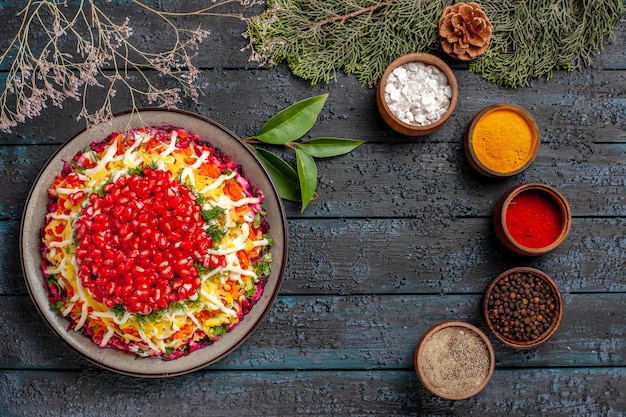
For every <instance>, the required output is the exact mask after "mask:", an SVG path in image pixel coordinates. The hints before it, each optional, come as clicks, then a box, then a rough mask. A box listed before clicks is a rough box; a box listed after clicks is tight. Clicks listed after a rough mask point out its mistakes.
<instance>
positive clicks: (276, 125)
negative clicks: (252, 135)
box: [256, 94, 328, 145]
mask: <svg viewBox="0 0 626 417" xmlns="http://www.w3.org/2000/svg"><path fill="white" fill-rule="evenodd" d="M327 97H328V94H322V95H319V96H315V97H310V98H307V99H305V100H302V101H299V102H297V103H295V104H292V105H291V106H289V107H287V108H286V109H284V110H282V111H280V112H279V113H277V114H276V115H275V116H273V117H272V118H271V119H270V120H268V121H267V123H265V124H264V125H263V127H262V128H261V130H259V133H257V135H256V138H257V139H258V140H260V141H261V142H264V143H269V144H272V145H283V144H285V143H287V142H292V141H294V140H297V139H300V138H301V137H302V136H304V134H305V133H306V132H308V131H309V130H311V128H312V127H313V125H314V124H315V122H316V121H317V116H318V115H319V114H320V112H321V111H322V108H323V107H324V103H325V102H326V98H327Z"/></svg>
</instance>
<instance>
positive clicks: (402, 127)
mask: <svg viewBox="0 0 626 417" xmlns="http://www.w3.org/2000/svg"><path fill="white" fill-rule="evenodd" d="M410 63H422V64H424V65H426V66H434V67H435V68H437V69H438V70H439V71H441V72H442V73H443V74H444V75H445V76H446V78H447V84H448V85H449V86H450V90H451V97H450V99H449V100H450V103H449V106H448V109H447V110H446V111H445V113H443V114H442V115H441V116H440V117H439V119H437V120H435V121H433V122H432V123H430V124H426V125H420V124H413V123H407V122H405V121H403V120H402V119H401V118H400V117H398V115H397V114H396V113H394V112H393V111H392V109H391V108H390V106H389V103H388V101H387V100H386V99H385V87H386V86H387V83H388V80H389V75H390V74H391V73H392V72H393V71H394V70H395V69H396V68H398V67H400V66H404V65H407V64H410ZM458 99H459V87H458V83H457V81H456V77H455V76H454V73H453V72H452V69H450V67H449V66H448V65H447V64H446V63H445V62H444V61H442V60H441V59H439V58H437V57H436V56H434V55H431V54H427V53H423V52H416V53H411V54H407V55H403V56H401V57H399V58H398V59H396V60H395V61H393V62H392V63H391V64H390V65H389V66H388V67H387V69H385V72H384V73H383V75H382V77H381V79H380V81H379V83H378V88H377V91H376V104H377V106H378V111H379V112H380V115H381V116H382V118H383V120H384V121H385V123H387V125H389V127H391V128H392V129H393V130H395V131H396V132H398V133H401V134H403V135H407V136H423V135H428V134H430V133H432V132H434V131H436V130H437V129H439V128H440V127H441V126H443V124H444V123H445V122H446V121H447V120H448V118H449V117H450V115H451V114H452V112H453V111H454V108H455V107H456V104H457V102H458Z"/></svg>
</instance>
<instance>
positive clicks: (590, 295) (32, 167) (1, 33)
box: [0, 0, 626, 417]
mask: <svg viewBox="0 0 626 417" xmlns="http://www.w3.org/2000/svg"><path fill="white" fill-rule="evenodd" d="M68 3H69V4H70V7H72V5H75V4H76V2H74V1H69V2H68ZM148 3H149V4H150V5H154V6H157V7H160V8H163V9H166V10H177V8H181V7H184V8H185V9H186V10H192V9H196V8H199V7H202V6H204V5H206V2H205V1H202V0H189V1H185V2H177V1H170V0H166V1H161V0H158V1H157V0H155V1H149V2H148ZM129 6H131V5H130V2H129V1H126V0H115V1H113V2H110V3H109V2H103V4H102V7H103V8H105V9H106V10H107V13H109V14H110V16H111V17H112V18H113V19H116V20H118V21H122V20H123V19H124V18H125V17H126V15H129V16H130V18H131V22H132V24H133V27H134V28H135V35H136V37H137V38H136V39H137V40H138V41H139V42H140V44H141V45H143V46H146V47H147V48H152V47H156V46H160V45H163V44H164V43H168V42H169V41H171V38H170V35H168V34H167V33H166V32H164V31H160V30H159V28H158V27H155V26H154V20H153V19H152V18H150V17H149V15H148V14H147V13H146V12H145V11H142V10H140V9H138V8H135V7H129ZM20 7H22V6H20V5H19V4H17V3H16V2H0V22H1V23H3V24H0V49H2V48H4V47H5V46H6V45H7V42H8V40H9V39H10V36H11V34H12V31H14V29H15V26H14V25H15V24H16V23H15V22H16V20H13V19H12V18H11V17H12V16H14V15H15V13H17V11H18V10H19V8H20ZM176 19H178V18H176ZM177 22H179V23H182V24H184V25H185V26H189V27H196V26H197V25H198V24H202V25H203V27H205V28H210V29H211V32H212V34H211V35H210V37H209V38H208V39H207V40H206V41H205V42H203V43H202V44H201V47H200V50H199V52H200V53H199V56H198V60H197V63H198V65H199V66H200V67H201V68H202V73H201V79H200V82H201V84H202V85H203V92H204V95H202V96H201V97H200V98H199V100H198V102H192V101H190V100H185V101H184V102H183V103H182V105H181V108H183V109H184V110H188V111H192V112H196V113H198V114H201V115H203V116H206V117H209V118H211V119H213V120H216V121H217V122H219V123H220V124H222V125H223V126H225V127H226V128H228V129H230V130H232V131H233V132H234V133H236V134H237V135H239V136H241V137H246V136H250V135H253V134H254V133H255V132H256V131H257V130H258V129H259V128H260V127H261V126H262V125H263V124H264V123H265V121H266V120H268V119H269V118H270V117H271V116H272V115H273V114H275V113H276V112H277V111H279V110H281V109H283V108H285V107H287V106H288V105H290V104H292V103H294V102H296V101H298V100H302V99H304V98H307V97H310V96H313V95H317V94H321V93H329V98H328V101H327V103H326V106H325V107H324V109H323V111H322V113H321V115H320V118H319V120H318V122H317V124H316V126H315V127H314V128H313V130H312V131H311V132H310V134H309V137H316V136H334V137H350V138H355V139H362V140H365V141H366V142H367V143H366V144H365V145H363V146H362V147H360V148H358V149H357V150H355V151H354V152H352V153H350V154H349V155H345V156H341V157H337V158H331V159H327V160H320V161H319V173H320V175H319V189H318V194H319V199H317V200H315V201H313V202H312V203H311V205H310V206H309V208H308V209H307V210H306V211H305V212H304V213H300V210H299V206H298V205H296V204H292V203H286V208H287V213H288V227H289V245H290V253H289V259H288V264H287V269H286V273H285V278H284V281H283V285H282V287H281V291H280V294H279V296H278V298H277V300H276V302H275V303H274V305H273V306H272V308H271V310H270V312H269V314H268V316H267V317H266V319H265V320H264V322H263V323H262V324H261V325H260V326H259V328H258V329H257V330H256V331H255V332H254V333H253V334H252V336H251V337H250V338H249V339H248V340H247V341H246V342H245V343H244V344H243V345H242V346H241V347H240V348H238V349H237V350H235V351H234V352H233V353H232V354H230V355H228V356H227V357H226V358H224V359H222V360H221V361H219V362H217V363H215V364H214V365H212V366H211V367H209V368H206V369H204V370H201V371H197V372H194V373H192V374H189V375H185V376H181V377H176V378H171V379H164V380H144V379H136V378H130V377H126V376H121V375H117V374H114V373H111V372H108V371H103V370H101V369H100V368H99V367H97V366H96V365H94V364H92V363H91V362H88V361H87V360H85V359H83V358H81V357H80V356H79V355H78V354H76V353H75V352H74V351H73V350H71V349H70V348H69V347H67V346H66V345H65V344H63V342H62V341H61V340H60V338H59V337H58V336H57V335H56V334H54V333H53V332H52V330H50V329H49V328H48V326H47V325H46V324H45V323H44V322H43V320H42V319H41V317H40V316H39V315H38V313H37V312H36V310H35V308H34V305H33V304H32V301H31V300H30V298H29V296H28V292H27V288H26V285H25V282H24V278H23V276H22V271H21V266H20V262H19V256H18V250H19V228H20V220H21V213H22V209H23V206H24V203H25V201H26V197H27V194H28V192H29V190H30V188H31V186H32V184H33V182H34V181H35V179H36V178H37V175H38V173H39V171H40V169H41V168H42V167H43V166H44V164H45V163H46V161H47V160H48V158H50V156H51V155H52V154H53V153H54V152H55V151H56V149H57V148H58V147H59V146H60V145H61V144H63V143H65V142H66V141H67V140H68V139H70V138H71V137H73V136H74V135H75V134H76V133H78V132H79V131H80V130H82V128H83V125H82V122H80V121H77V120H76V115H77V113H78V112H79V107H80V106H79V103H73V102H68V103H66V106H65V107H64V109H56V108H49V109H47V110H46V111H45V112H44V113H43V114H42V115H41V116H40V117H38V118H37V119H35V120H32V121H28V122H27V123H24V124H22V125H20V126H18V127H17V128H16V129H15V130H14V132H12V133H11V134H6V133H0V252H2V253H4V254H5V255H4V256H2V257H1V258H0V416H2V417H4V416H7V417H14V416H15V417H17V416H29V417H30V416H33V417H38V416H60V415H62V416H67V417H73V416H116V417H117V416H125V415H129V416H130V415H133V416H134V415H151V416H169V415H215V416H240V415H248V416H313V415H315V416H325V415H341V416H373V415H380V416H481V417H491V416H494V417H495V416H498V417H499V416H503V415H505V416H515V417H516V416H520V417H522V416H524V417H525V416H530V415H549V416H556V417H561V416H563V417H566V416H594V417H595V416H598V417H605V416H607V417H617V416H622V415H624V414H626V273H625V272H624V271H626V265H625V262H626V238H625V236H626V193H625V191H626V162H625V161H626V159H625V158H624V156H625V155H626V47H625V45H624V42H625V41H626V16H623V17H622V18H621V20H620V22H619V24H618V26H617V28H616V31H615V35H614V36H613V37H612V38H608V39H607V40H606V41H605V43H604V46H603V50H602V52H601V53H600V54H599V55H597V56H595V57H593V58H594V59H593V64H592V65H591V67H589V68H585V69H584V70H583V71H580V72H578V71H577V72H572V73H567V72H562V71H555V72H554V74H553V77H552V78H551V79H549V80H546V79H540V80H533V81H532V82H531V85H530V86H529V87H526V88H522V89H517V90H512V89H505V88H501V87H498V86H495V85H493V84H490V83H487V82H486V81H485V80H484V79H482V77H481V76H480V75H478V74H472V73H468V72H467V65H466V64H463V63H451V64H452V66H453V68H454V71H455V75H456V77H457V79H458V82H459V103H458V106H457V108H456V110H455V112H454V114H453V115H452V117H451V118H450V120H449V121H448V122H447V123H446V125H444V126H443V127H442V128H441V129H440V130H438V131H437V132H435V133H433V134H432V135H428V136H426V137H422V138H409V137H405V136H402V135H399V134H396V133H394V132H393V131H392V130H391V129H389V128H388V127H387V126H386V125H385V123H384V122H383V120H382V119H381V117H380V116H379V114H378V112H377V109H376V104H375V99H374V94H375V91H374V90H373V89H367V88H364V87H362V86H360V85H359V84H358V82H357V81H356V79H355V78H354V77H351V76H346V75H345V74H341V73H339V74H337V79H336V81H335V82H333V83H331V84H327V85H326V84H324V85H315V86H311V85H310V84H309V83H308V82H307V81H304V80H301V79H298V78H296V77H294V76H293V75H292V74H291V73H290V71H289V70H288V69H287V68H286V67H285V66H279V67H276V68H266V67H263V68H261V67H259V66H258V65H257V63H254V62H250V61H249V60H248V56H249V51H241V50H240V49H241V48H242V47H245V45H246V40H245V39H244V38H243V37H241V32H243V30H244V29H245V23H244V22H242V21H239V20H236V19H224V18H209V17H193V18H185V19H178V20H177ZM6 70H7V68H6V66H5V67H2V68H0V82H1V81H3V80H4V79H5V77H6ZM129 75H130V78H129V81H130V82H131V83H135V82H137V80H138V74H136V73H130V74H129ZM147 75H148V77H150V78H151V79H152V80H153V81H154V82H155V83H157V84H159V85H163V86H171V85H172V84H171V82H170V81H168V80H167V79H164V78H161V77H159V76H158V74H156V73H154V72H147ZM98 97H100V96H99V95H98V94H96V95H95V96H94V97H93V99H94V100H95V99H97V98H98ZM100 98H101V97H100ZM129 100H130V97H129V96H128V94H127V93H125V92H123V91H120V92H119V94H118V96H117V97H116V104H115V108H114V110H115V111H123V110H127V106H128V103H129ZM495 102H512V103H516V104H519V105H522V106H524V107H526V108H527V109H528V110H529V111H530V112H531V113H532V114H533V116H534V117H535V118H536V120H537V122H538V124H539V126H540V131H541V137H542V147H541V149H540V152H539V157H538V158H537V160H536V161H535V163H534V164H533V165H532V166H531V167H530V168H529V169H528V170H527V171H525V172H524V173H522V174H520V175H518V176H516V177H514V178H511V179H508V180H504V181H494V180H488V179H485V178H482V177H480V176H479V175H477V174H475V173H474V172H472V170H471V169H470V167H469V164H468V163H467V162H466V161H465V160H464V157H463V152H462V145H461V139H462V137H463V132H464V130H465V127H466V125H467V123H468V122H469V121H470V119H471V118H472V117H473V116H474V114H476V113H477V112H478V111H480V110H481V109H482V108H483V107H485V106H487V105H490V104H492V103H495ZM143 104H145V103H140V105H143ZM282 155H284V156H285V157H286V158H288V159H289V158H291V157H292V156H291V154H288V153H282ZM523 182H544V183H547V184H549V185H552V186H554V187H556V188H557V189H559V191H561V192H562V193H563V194H564V195H565V196H566V197H567V198H568V200H569V202H570V205H571V207H572V211H573V214H574V219H573V224H572V230H571V233H570V235H569V237H568V238H567V239H566V241H565V242H564V244H563V245H562V246H560V247H559V248H557V249H556V250H555V251H553V252H551V253H549V254H547V255H545V256H542V257H539V258H532V259H530V258H523V257H520V256H515V255H512V254H510V253H508V252H507V251H505V250H504V249H503V248H502V247H501V246H500V245H499V243H498V242H497V241H496V240H495V237H494V233H493V231H492V225H491V218H490V216H491V212H492V210H493V206H494V204H495V202H496V200H497V199H498V198H499V196H500V195H501V194H502V193H503V192H504V191H505V190H506V189H508V188H509V187H511V186H513V185H517V184H519V183H523ZM521 265H527V266H533V267H536V268H539V269H541V270H543V271H545V272H546V273H548V274H549V275H550V276H552V277H553V278H554V279H555V281H556V282H557V284H558V285H559V287H560V289H561V292H562V293H563V298H564V301H565V314H564V317H563V322H562V325H561V328H560V329H559V331H558V332H557V333H556V335H555V336H554V337H553V338H552V339H550V340H549V341H548V342H547V343H545V344H544V345H541V346H540V347H538V348H536V349H530V350H523V351H518V350H514V349H511V348H508V347H506V346H504V345H502V344H500V343H499V342H497V341H495V339H494V338H493V337H491V335H489V333H488V331H487V329H486V325H485V324H484V320H483V318H482V317H481V310H480V302H481V297H482V293H483V291H484V289H485V288H486V287H487V285H488V283H489V282H490V280H491V279H493V278H494V277H495V276H497V275H498V274H499V273H501V272H502V271H504V270H506V269H508V268H511V267H515V266H521ZM446 319H460V320H464V321H467V322H470V323H472V324H475V325H477V326H478V327H480V328H481V329H483V330H485V332H486V333H487V334H488V335H489V336H490V339H491V340H492V342H493V345H494V349H495V352H496V359H497V363H496V371H495V374H494V377H493V379H492V381H491V382H490V384H489V385H488V386H487V388H486V389H485V390H484V391H483V392H482V393H480V394H479V395H477V396H475V397H473V398H471V399H468V400H464V401H457V402H454V401H445V400H442V399H440V398H438V397H435V396H433V395H432V394H430V393H429V392H428V391H426V390H425V389H424V387H423V386H422V384H421V383H420V382H419V380H418V379H417V377H416V375H415V372H414V370H413V357H412V355H413V350H414V348H415V345H416V343H417V341H418V340H419V338H420V336H421V335H422V334H423V332H425V331H426V329H427V328H428V327H430V326H431V325H433V324H435V323H437V322H439V321H442V320H446Z"/></svg>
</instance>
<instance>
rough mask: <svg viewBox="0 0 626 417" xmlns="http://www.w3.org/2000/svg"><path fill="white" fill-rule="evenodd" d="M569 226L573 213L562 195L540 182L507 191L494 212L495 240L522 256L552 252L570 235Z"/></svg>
mask: <svg viewBox="0 0 626 417" xmlns="http://www.w3.org/2000/svg"><path fill="white" fill-rule="evenodd" d="M571 223H572V212H571V209H570V206H569V203H568V202H567V199H566V198H565V196H564V195H563V194H561V193H560V192H559V191H558V190H556V189H555V188H553V187H551V186H549V185H546V184H541V183H527V184H521V185H517V186H515V187H512V188H510V189H509V190H508V191H506V192H505V193H504V194H503V195H502V196H501V197H500V199H499V200H498V202H497V204H496V206H495V208H494V211H493V225H494V229H495V233H496V236H497V238H498V240H499V241H500V242H501V243H502V245H503V246H504V247H505V248H507V249H509V250H510V251H512V252H514V253H516V254H519V255H525V256H539V255H543V254H545V253H548V252H550V251H552V250H553V249H555V248H556V247H557V246H559V245H560V244H561V243H562V242H563V241H564V240H565V238H566V237H567V235H568V234H569V231H570V227H571Z"/></svg>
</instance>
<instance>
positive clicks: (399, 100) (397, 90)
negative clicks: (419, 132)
mask: <svg viewBox="0 0 626 417" xmlns="http://www.w3.org/2000/svg"><path fill="white" fill-rule="evenodd" d="M451 97H452V88H451V87H450V85H448V78H447V77H446V76H445V74H444V73H443V72H441V71H440V70H439V69H438V68H437V67H435V66H433V65H425V64H423V63H421V62H409V63H407V64H404V65H400V66H399V67H397V68H395V69H394V70H393V71H392V72H391V73H390V74H389V77H388V78H387V83H386V84H385V101H386V102H387V105H388V106H389V110H391V112H392V113H393V114H395V115H396V116H397V117H398V119H400V120H402V121H403V122H404V123H408V124H410V125H416V126H426V125H429V124H431V123H434V122H436V121H437V120H439V119H440V118H441V116H443V115H444V113H445V112H446V111H448V108H449V107H450V98H451Z"/></svg>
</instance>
